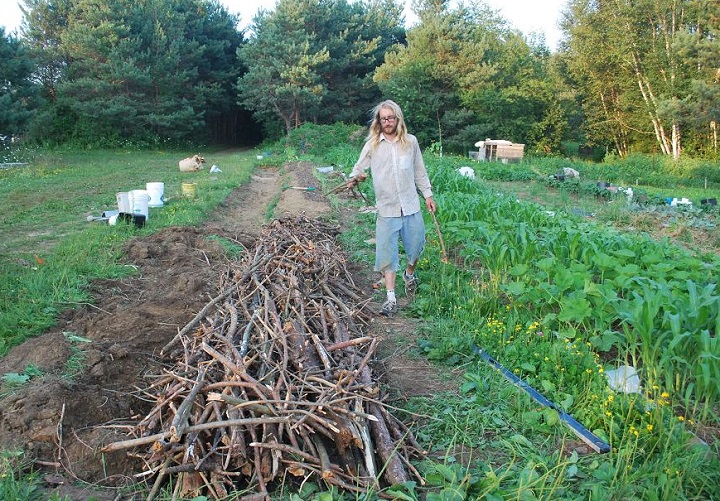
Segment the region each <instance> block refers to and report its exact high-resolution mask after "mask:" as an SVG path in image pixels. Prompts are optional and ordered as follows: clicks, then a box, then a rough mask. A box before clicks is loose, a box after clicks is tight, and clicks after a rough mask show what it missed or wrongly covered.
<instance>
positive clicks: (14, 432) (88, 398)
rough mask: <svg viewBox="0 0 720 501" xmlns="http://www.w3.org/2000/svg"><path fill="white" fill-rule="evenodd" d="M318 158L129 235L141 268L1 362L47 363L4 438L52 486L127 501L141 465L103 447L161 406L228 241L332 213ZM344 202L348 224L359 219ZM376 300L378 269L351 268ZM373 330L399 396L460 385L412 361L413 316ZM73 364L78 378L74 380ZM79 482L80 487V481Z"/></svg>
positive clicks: (131, 255) (95, 290) (4, 423)
mask: <svg viewBox="0 0 720 501" xmlns="http://www.w3.org/2000/svg"><path fill="white" fill-rule="evenodd" d="M313 170H314V167H313V165H312V164H310V163H297V164H291V165H287V166H285V167H284V168H283V169H280V170H270V169H262V170H260V171H259V172H257V173H256V174H255V175H254V176H253V179H252V181H251V182H250V183H249V184H248V185H245V186H242V187H241V188H239V189H238V190H236V191H235V192H234V193H232V194H231V196H229V197H228V198H227V200H225V202H224V203H223V204H221V205H220V207H218V209H217V210H216V211H215V212H214V213H213V215H212V216H211V217H210V218H209V220H208V221H206V222H205V223H204V224H203V225H202V226H201V227H198V228H194V227H173V228H166V229H163V230H161V231H159V232H157V233H155V234H153V235H150V236H146V237H140V238H136V239H133V240H131V241H129V242H128V244H127V245H126V248H125V251H126V253H125V259H126V261H127V265H128V266H133V267H135V268H136V269H137V273H136V274H134V275H133V276H131V277H129V278H124V279H120V280H102V281H97V282H95V283H94V284H93V285H92V294H93V297H94V301H93V304H88V305H81V306H80V307H78V308H76V309H72V310H68V311H65V312H64V313H62V315H61V317H60V319H59V322H58V325H57V327H56V328H54V329H52V330H51V331H49V332H47V333H46V334H44V335H42V336H40V337H37V338H35V339H31V340H28V341H27V342H25V343H24V344H22V345H20V346H17V347H16V348H14V349H13V350H11V352H10V353H9V354H8V355H7V356H6V357H4V358H2V359H0V374H4V373H8V372H17V373H22V372H23V371H24V370H25V369H26V367H28V366H34V367H36V368H38V369H39V370H40V371H41V372H42V374H43V376H42V377H41V378H33V380H32V381H31V383H30V384H26V385H23V386H20V387H18V388H17V389H16V390H14V391H13V392H12V393H11V394H10V395H8V396H6V397H5V398H4V399H3V400H2V402H0V405H1V410H0V443H1V444H2V448H3V449H4V450H9V449H24V450H25V451H26V453H27V455H28V456H29V457H32V458H34V459H35V460H36V463H35V464H36V467H37V468H42V469H43V471H45V472H47V475H46V476H45V480H46V482H47V483H48V488H52V489H54V491H55V492H56V493H57V494H58V495H60V496H68V497H69V498H70V499H78V500H79V499H87V498H88V497H89V495H90V494H89V493H90V492H92V497H93V498H94V499H98V500H103V499H117V497H116V496H117V492H116V490H117V488H118V487H122V486H127V485H128V484H135V483H137V482H138V481H139V480H142V477H137V476H136V475H137V474H138V473H141V472H142V468H143V465H142V464H141V463H140V462H139V461H137V460H134V459H133V458H132V457H131V456H130V455H128V454H127V453H126V452H125V451H121V452H116V453H110V454H100V453H99V452H98V451H99V449H100V448H101V447H102V446H104V445H105V444H108V443H111V442H114V441H119V440H123V439H126V438H127V435H126V432H127V431H128V430H129V426H128V423H130V422H131V420H133V419H137V418H138V417H139V416H144V415H145V414H146V413H147V411H148V410H149V409H150V408H151V407H152V404H153V402H149V401H147V398H146V397H145V396H144V394H143V391H142V390H143V389H144V388H146V387H147V385H148V380H150V379H151V378H153V377H154V376H156V375H158V374H160V373H162V371H163V370H164V369H165V367H164V363H163V360H162V358H161V357H160V356H159V352H160V350H161V348H162V347H163V346H165V344H166V343H167V342H168V341H169V340H170V339H172V338H173V337H174V336H175V335H176V334H177V332H178V331H179V330H180V329H182V328H183V327H184V326H185V325H186V324H187V323H188V322H189V321H190V320H191V319H192V318H193V317H194V316H195V315H196V314H197V312H198V311H200V310H201V309H202V308H203V306H205V305H206V304H207V303H208V301H209V300H210V299H211V298H212V297H214V296H216V295H217V293H218V287H217V284H218V282H219V273H220V272H222V271H223V270H224V269H225V264H226V263H227V260H228V259H229V258H228V254H227V252H226V250H225V249H224V248H223V247H222V245H221V244H220V243H219V241H218V238H216V237H222V238H223V239H226V240H231V241H233V242H237V243H238V244H239V245H244V246H246V247H250V246H251V245H252V242H253V241H254V240H255V238H256V237H258V236H259V235H260V233H261V231H262V228H263V225H264V224H265V215H266V213H267V211H268V209H269V208H270V207H272V204H274V203H275V201H277V200H278V196H279V202H278V203H277V206H275V207H274V215H275V216H276V217H280V216H292V215H298V214H304V215H305V216H307V217H310V218H315V217H324V218H327V217H331V207H330V204H329V201H328V199H327V197H326V196H324V195H323V194H322V193H321V192H320V191H319V190H315V191H303V190H295V189H284V188H286V187H287V186H288V185H290V186H318V185H319V183H318V181H317V179H315V177H314V175H313ZM351 213H352V210H351V209H342V210H341V213H340V214H334V215H332V217H335V218H339V224H340V225H341V226H342V225H346V224H352V222H351ZM351 271H352V272H353V276H354V278H353V280H354V281H355V283H356V284H359V285H360V286H361V287H362V288H363V290H367V294H368V297H370V296H371V295H372V293H373V289H372V285H371V282H372V277H371V270H369V269H365V268H364V267H357V266H356V267H355V269H354V270H353V269H351ZM370 330H371V332H369V333H368V334H370V335H376V336H380V337H383V339H384V341H383V342H382V343H381V349H380V350H379V353H380V359H379V360H377V361H376V366H377V368H376V372H378V373H382V374H383V375H384V377H385V378H386V380H387V385H388V387H389V388H388V389H389V390H390V393H391V394H393V395H395V396H397V397H399V398H403V397H407V396H411V395H423V394H433V393H436V392H437V391H438V390H439V389H448V388H450V386H449V385H448V384H447V383H444V382H442V381H441V380H440V379H439V378H438V375H437V374H436V371H435V369H434V368H432V367H431V366H429V365H428V364H427V363H426V362H425V361H423V360H418V359H414V358H411V357H409V356H406V354H407V351H408V349H409V347H410V346H411V344H412V342H411V341H409V339H412V336H413V334H414V325H413V323H412V321H411V320H409V319H406V318H403V317H395V318H392V319H384V318H381V317H378V319H377V320H376V321H374V322H373V323H372V324H371V327H370ZM73 361H75V362H76V364H77V363H78V362H79V363H80V366H81V367H82V369H81V371H80V374H77V375H75V376H74V377H72V378H70V377H68V373H69V372H72V368H73V366H74V365H73ZM78 480H79V481H81V482H76V481H78Z"/></svg>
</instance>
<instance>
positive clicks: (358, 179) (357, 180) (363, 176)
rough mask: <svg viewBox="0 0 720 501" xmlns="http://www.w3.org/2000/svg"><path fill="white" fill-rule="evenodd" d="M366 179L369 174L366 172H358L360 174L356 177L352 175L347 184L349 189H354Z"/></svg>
mask: <svg viewBox="0 0 720 501" xmlns="http://www.w3.org/2000/svg"><path fill="white" fill-rule="evenodd" d="M366 179H367V174H365V173H361V174H358V175H357V176H355V177H351V178H350V179H349V180H348V182H347V184H346V186H347V188H348V190H352V189H353V188H354V187H355V185H356V184H358V183H362V182H363V181H365V180H366Z"/></svg>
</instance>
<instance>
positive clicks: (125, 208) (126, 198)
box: [115, 191, 132, 214]
mask: <svg viewBox="0 0 720 501" xmlns="http://www.w3.org/2000/svg"><path fill="white" fill-rule="evenodd" d="M115 198H116V199H117V204H118V212H120V213H121V214H130V213H132V206H131V205H130V193H128V192H127V191H121V192H119V193H117V194H116V195H115Z"/></svg>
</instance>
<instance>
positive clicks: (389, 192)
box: [347, 100, 437, 316]
mask: <svg viewBox="0 0 720 501" xmlns="http://www.w3.org/2000/svg"><path fill="white" fill-rule="evenodd" d="M367 169H370V172H371V173H372V180H373V190H374V191H375V201H376V204H377V210H378V216H377V221H376V227H375V271H378V272H381V273H383V274H384V276H385V287H386V289H387V300H386V301H385V303H383V305H382V309H381V310H380V313H381V314H383V315H386V316H392V315H393V314H394V313H395V312H396V311H397V298H396V296H395V281H396V278H397V272H398V270H399V269H400V259H399V243H398V242H399V239H402V243H403V247H404V248H405V254H406V257H407V267H406V269H405V272H404V273H403V279H404V281H405V293H406V294H407V295H408V296H411V295H412V294H413V293H414V292H415V290H416V289H417V285H418V280H417V278H416V277H415V265H416V264H417V261H418V259H419V257H420V254H421V253H422V250H423V248H424V247H425V224H424V222H423V217H422V213H421V212H420V199H419V197H418V191H419V192H420V193H421V194H422V196H423V197H424V198H425V206H426V207H427V209H428V210H429V211H430V212H435V210H436V208H437V207H436V206H435V201H434V200H433V196H432V187H431V186H430V179H429V178H428V175H427V170H426V169H425V163H424V162H423V158H422V153H421V151H420V145H419V144H418V141H417V138H415V136H413V135H412V134H408V132H407V126H406V125H405V120H404V118H403V113H402V110H401V109H400V106H398V105H397V104H396V103H395V102H393V101H389V100H388V101H383V102H382V103H380V104H378V105H377V106H375V108H373V110H372V121H371V123H370V130H369V132H368V136H367V140H366V142H365V146H363V149H362V151H361V152H360V158H359V159H358V161H357V163H356V164H355V166H354V167H353V170H352V172H351V173H350V180H349V181H348V183H347V186H348V188H352V187H353V186H355V184H356V183H358V182H362V181H364V180H365V179H366V178H367V174H366V173H365V172H366V171H367Z"/></svg>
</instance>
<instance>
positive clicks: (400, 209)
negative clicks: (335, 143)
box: [350, 134, 432, 217]
mask: <svg viewBox="0 0 720 501" xmlns="http://www.w3.org/2000/svg"><path fill="white" fill-rule="evenodd" d="M406 139H407V142H406V143H405V145H403V144H401V143H400V142H399V141H397V140H395V141H389V140H388V139H386V138H385V135H384V134H383V135H381V137H380V143H379V144H378V145H377V147H376V148H373V147H372V144H371V142H370V141H368V142H366V143H365V146H364V147H363V149H362V151H361V152H360V158H359V159H358V161H357V163H356V164H355V166H354V167H353V170H352V172H351V173H350V177H355V176H357V175H358V174H361V173H364V172H365V171H366V170H367V169H368V168H369V169H370V172H371V173H372V181H373V189H374V190H375V202H376V205H377V209H378V214H379V215H380V216H383V217H400V216H409V215H411V214H415V213H416V212H418V211H419V210H420V199H419V197H418V190H419V191H420V193H422V195H423V197H425V198H428V197H431V196H432V188H431V186H430V179H429V178H428V175H427V170H426V169H425V162H424V161H423V158H422V152H421V151H420V145H419V144H418V140H417V138H416V137H415V136H413V135H412V134H407V135H406Z"/></svg>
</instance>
